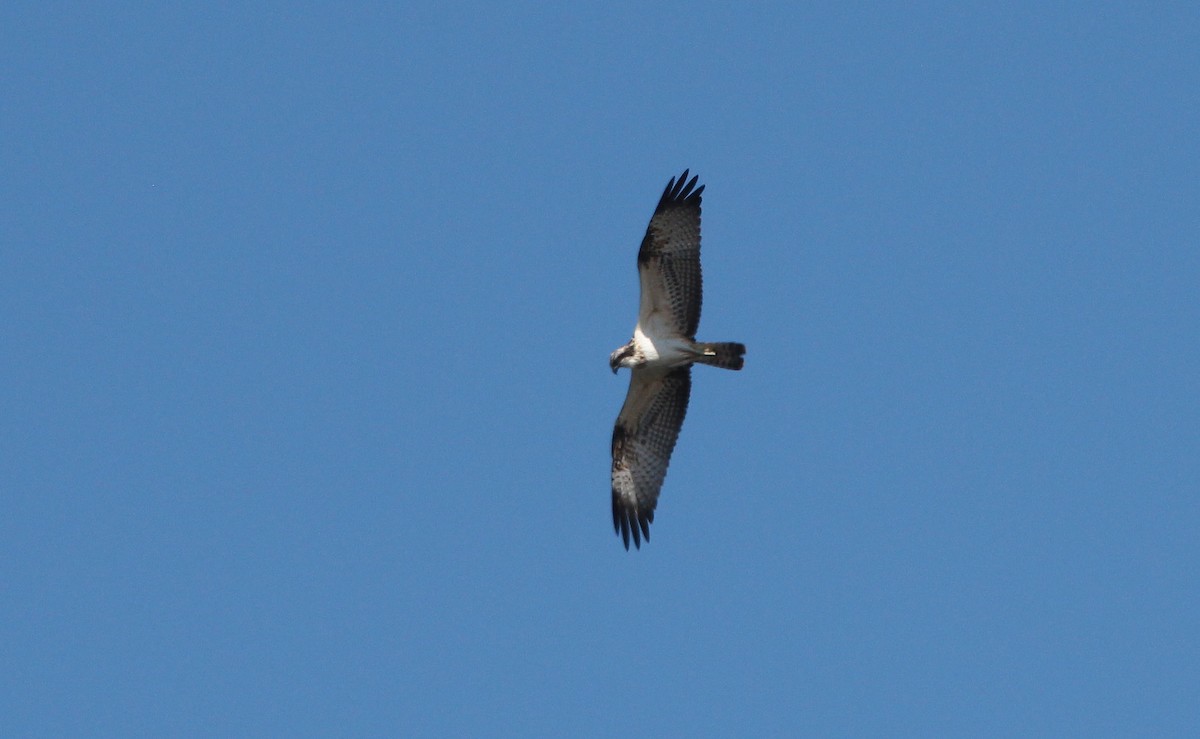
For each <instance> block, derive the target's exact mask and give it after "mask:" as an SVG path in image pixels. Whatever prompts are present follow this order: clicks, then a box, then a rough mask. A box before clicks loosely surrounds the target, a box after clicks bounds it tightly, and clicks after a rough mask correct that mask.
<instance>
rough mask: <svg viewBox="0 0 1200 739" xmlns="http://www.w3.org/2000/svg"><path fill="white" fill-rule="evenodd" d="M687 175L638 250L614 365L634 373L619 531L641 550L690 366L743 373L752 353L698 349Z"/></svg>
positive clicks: (623, 447)
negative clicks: (624, 336)
mask: <svg viewBox="0 0 1200 739" xmlns="http://www.w3.org/2000/svg"><path fill="white" fill-rule="evenodd" d="M687 177H688V171H687V170H684V171H683V174H682V175H680V176H679V179H675V178H674V177H672V178H671V181H670V182H668V183H667V189H666V190H664V191H663V194H662V198H661V199H659V201H658V207H657V208H655V209H654V216H653V217H651V218H650V225H649V226H647V227H646V236H645V237H644V238H643V239H642V246H641V249H639V250H638V258H637V266H638V277H639V278H640V282H641V295H642V297H641V305H640V307H639V309H638V321H637V325H636V326H635V327H634V329H633V338H632V339H630V340H629V343H628V344H626V345H625V346H623V347H621V348H620V349H617V350H616V351H615V352H613V353H612V355H611V356H609V358H608V364H609V367H611V368H612V371H613V374H616V372H617V369H618V368H620V367H628V368H629V369H630V370H631V377H630V380H629V392H628V394H626V396H625V405H623V406H621V413H620V415H618V416H617V423H616V426H615V428H613V437H612V515H613V530H614V531H616V532H617V533H618V534H619V535H620V536H621V538H622V539H624V541H625V549H626V550H628V549H629V537H630V535H631V534H632V535H633V543H634V545H635V546H636V547H637V548H639V549H641V547H642V539H643V538H645V539H646V541H650V524H651V523H652V522H653V521H654V508H655V506H656V505H657V504H658V492H659V490H660V489H661V488H662V483H663V478H664V477H666V475H667V464H668V463H669V462H670V461H671V452H672V451H673V450H674V449H675V440H676V439H678V438H679V429H680V427H681V426H683V417H684V415H685V414H686V413H687V404H688V395H689V393H690V391H691V387H692V364H693V363H696V362H699V363H700V364H710V365H712V366H714V367H723V368H725V369H732V370H740V369H741V368H742V364H743V361H744V360H743V359H742V355H743V354H745V353H746V347H745V346H744V345H742V344H738V343H735V342H730V341H727V342H720V343H715V344H709V343H701V342H698V341H696V327H697V326H698V325H699V323H700V298H701V279H700V194H701V193H702V192H704V185H701V186H700V187H696V180H697V179H698V178H697V177H693V178H692V179H691V181H690V182H689V181H688V178H687Z"/></svg>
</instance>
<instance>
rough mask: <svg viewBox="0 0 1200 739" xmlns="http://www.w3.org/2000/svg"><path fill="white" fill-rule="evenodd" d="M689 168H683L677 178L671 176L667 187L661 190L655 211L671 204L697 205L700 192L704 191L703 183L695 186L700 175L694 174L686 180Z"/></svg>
mask: <svg viewBox="0 0 1200 739" xmlns="http://www.w3.org/2000/svg"><path fill="white" fill-rule="evenodd" d="M690 171H691V170H689V169H685V170H683V174H681V175H679V177H678V178H676V177H672V178H671V180H670V181H669V182H667V188H666V189H665V190H663V194H662V197H661V198H659V200H658V207H657V208H656V209H655V212H656V213H657V212H659V211H661V210H663V209H664V208H667V207H669V206H673V205H699V204H700V194H701V193H702V192H704V185H701V186H700V187H696V181H697V180H699V179H700V175H695V176H694V177H692V179H691V180H690V181H689V180H688V173H689V172H690Z"/></svg>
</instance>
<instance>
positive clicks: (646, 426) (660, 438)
mask: <svg viewBox="0 0 1200 739" xmlns="http://www.w3.org/2000/svg"><path fill="white" fill-rule="evenodd" d="M691 389H692V369H691V366H690V365H688V366H685V367H680V368H678V369H674V370H671V371H670V372H667V373H663V372H662V371H658V370H652V369H636V370H634V371H633V377H632V379H631V380H630V382H629V392H628V393H627V394H626V395H625V404H624V405H623V406H621V414H620V415H619V416H617V425H616V427H615V428H613V438H612V514H613V530H614V531H617V532H619V533H620V534H621V538H622V539H623V540H624V541H625V548H626V549H629V538H630V535H632V536H633V543H634V545H635V546H636V547H637V548H638V549H641V547H642V539H643V538H644V539H645V540H646V541H650V524H651V523H653V522H654V508H655V506H657V505H658V492H659V490H660V489H661V488H662V484H663V479H664V478H665V477H666V476H667V465H668V464H670V462H671V452H672V451H674V449H675V441H676V440H677V439H678V438H679V429H680V428H681V427H682V426H683V417H684V416H685V415H686V414H687V405H688V395H689V394H690V393H691Z"/></svg>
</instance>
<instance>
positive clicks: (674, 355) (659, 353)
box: [633, 326, 695, 367]
mask: <svg viewBox="0 0 1200 739" xmlns="http://www.w3.org/2000/svg"><path fill="white" fill-rule="evenodd" d="M633 340H634V341H635V342H637V346H638V349H640V350H641V352H642V355H643V356H644V357H645V358H646V364H648V365H652V366H659V367H675V366H677V365H681V364H686V363H687V362H690V361H692V360H693V359H695V355H694V354H693V353H692V351H691V348H692V347H691V342H689V341H688V340H687V339H680V338H674V337H672V338H664V337H661V336H660V337H654V336H651V335H647V334H646V333H644V332H643V331H642V328H641V326H638V327H637V328H635V329H634V331H633Z"/></svg>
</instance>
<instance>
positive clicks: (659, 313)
mask: <svg viewBox="0 0 1200 739" xmlns="http://www.w3.org/2000/svg"><path fill="white" fill-rule="evenodd" d="M687 176H688V170H686V169H685V170H684V171H683V174H681V175H680V176H679V179H678V180H676V179H675V178H671V181H670V182H668V183H667V189H666V190H664V191H663V194H662V198H661V199H659V201H658V207H657V208H655V209H654V216H653V217H652V218H651V219H650V225H649V226H647V227H646V236H645V237H644V238H643V239H642V248H641V249H639V250H638V276H639V277H640V278H641V288H642V300H641V308H640V310H639V311H638V323H639V324H640V325H641V326H642V329H643V330H653V328H652V327H654V326H662V327H663V328H665V329H667V330H670V331H671V332H673V333H675V334H677V335H682V336H686V337H688V338H689V339H695V338H696V328H697V327H698V326H699V325H700V302H701V293H702V292H703V287H702V284H701V282H702V281H701V277H700V194H701V193H703V192H704V185H701V186H700V187H696V180H697V178H696V177H693V178H692V180H691V182H688V181H687ZM685 183H686V184H685Z"/></svg>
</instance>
